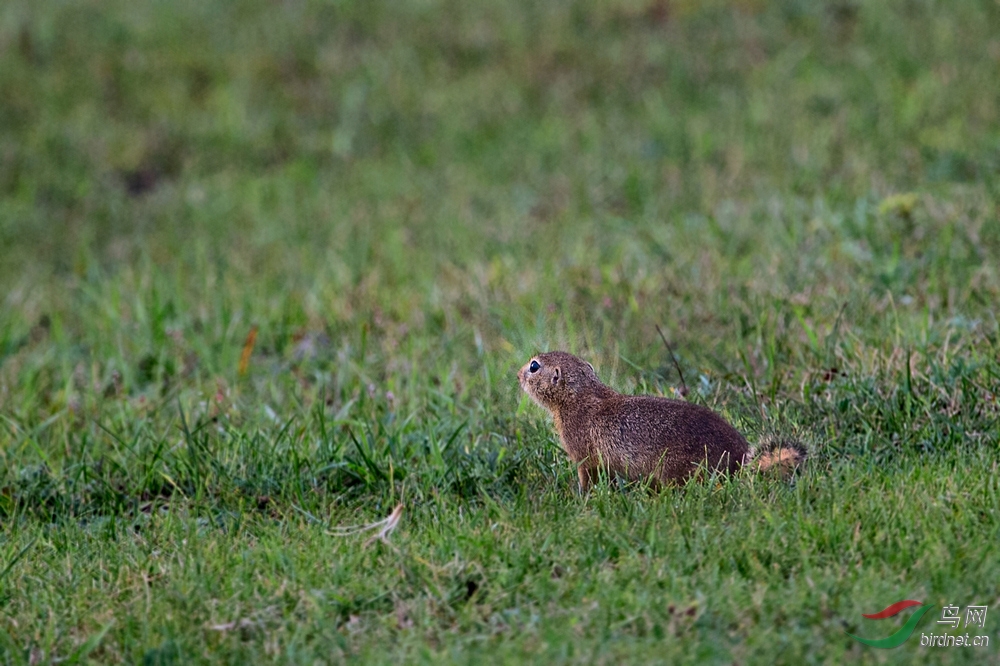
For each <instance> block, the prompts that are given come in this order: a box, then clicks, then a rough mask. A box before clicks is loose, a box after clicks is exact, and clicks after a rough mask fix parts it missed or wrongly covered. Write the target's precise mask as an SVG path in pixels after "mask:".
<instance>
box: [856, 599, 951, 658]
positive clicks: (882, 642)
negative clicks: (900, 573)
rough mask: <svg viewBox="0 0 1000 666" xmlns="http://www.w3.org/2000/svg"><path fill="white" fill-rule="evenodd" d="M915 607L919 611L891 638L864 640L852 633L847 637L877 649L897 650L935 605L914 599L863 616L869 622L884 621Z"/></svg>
mask: <svg viewBox="0 0 1000 666" xmlns="http://www.w3.org/2000/svg"><path fill="white" fill-rule="evenodd" d="M914 606H919V608H918V609H917V611H916V612H915V613H914V614H913V615H911V616H910V619H909V620H907V621H906V624H904V625H903V626H902V627H900V628H899V631H897V632H896V633H894V634H892V635H891V636H886V637H885V638H879V639H872V638H862V637H861V636H855V635H854V634H852V633H848V634H847V635H848V636H850V637H851V638H853V639H854V640H856V641H860V642H861V643H864V644H865V645H869V646H871V647H875V648H896V647H899V646H900V645H902V644H903V643H904V642H906V639H907V638H909V637H910V635H911V634H912V633H913V630H914V629H916V628H917V623H919V622H920V618H922V617H923V616H924V613H926V612H927V611H929V610H930V609H932V608H934V604H925V603H922V602H920V601H913V600H912V599H907V600H905V601H897V602H896V603H894V604H892V605H890V606H888V607H886V608H885V610H882V611H879V612H878V613H872V614H871V615H865V614H862V617H865V618H868V619H869V620H884V619H885V618H887V617H892V616H894V615H897V614H898V613H899V612H900V611H904V610H906V609H907V608H913V607H914Z"/></svg>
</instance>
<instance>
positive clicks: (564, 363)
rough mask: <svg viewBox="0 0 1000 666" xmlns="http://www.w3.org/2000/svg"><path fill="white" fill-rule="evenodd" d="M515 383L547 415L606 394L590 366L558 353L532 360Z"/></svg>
mask: <svg viewBox="0 0 1000 666" xmlns="http://www.w3.org/2000/svg"><path fill="white" fill-rule="evenodd" d="M517 380H518V382H520V384H521V388H522V389H524V392H525V393H527V394H528V395H529V396H531V398H532V399H533V400H534V401H535V402H537V403H538V404H539V405H541V406H542V407H545V408H546V409H548V410H549V411H552V410H554V409H557V408H559V407H561V406H563V405H565V404H569V403H571V402H573V401H574V400H578V399H580V398H582V397H584V396H586V395H598V396H599V395H601V394H603V393H604V392H605V391H608V390H609V389H608V388H607V387H606V386H604V384H602V383H601V380H600V379H598V378H597V373H596V372H594V366H592V365H591V364H589V363H587V362H586V361H583V360H581V359H579V358H577V357H576V356H573V355H572V354H567V353H566V352H560V351H554V352H547V353H545V354H538V355H536V356H532V357H531V360H530V361H528V362H527V363H526V364H525V365H524V367H523V368H521V369H520V370H519V371H518V372H517Z"/></svg>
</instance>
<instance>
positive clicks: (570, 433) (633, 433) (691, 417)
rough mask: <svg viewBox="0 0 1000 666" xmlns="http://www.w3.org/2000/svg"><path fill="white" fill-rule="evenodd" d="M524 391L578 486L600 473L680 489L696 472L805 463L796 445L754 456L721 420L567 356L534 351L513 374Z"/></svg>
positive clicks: (772, 448)
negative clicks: (614, 380)
mask: <svg viewBox="0 0 1000 666" xmlns="http://www.w3.org/2000/svg"><path fill="white" fill-rule="evenodd" d="M517 378H518V381H519V382H520V383H521V388H522V389H524V391H525V393H527V394H528V395H529V396H531V397H532V399H534V401H535V402H537V403H538V404H539V405H541V406H542V407H544V408H545V409H547V410H549V412H551V413H552V418H553V420H554V421H555V426H556V431H558V433H559V439H560V440H561V441H562V445H563V448H564V449H565V450H566V453H567V454H568V455H569V457H570V459H571V460H572V461H573V462H574V463H576V465H577V467H578V472H579V476H580V489H581V490H582V491H585V490H587V489H588V488H590V486H591V485H592V484H593V483H594V481H596V480H597V475H598V473H599V471H600V470H601V469H604V470H606V471H607V472H608V473H609V474H610V475H613V476H620V477H624V478H625V479H627V480H629V481H639V480H645V479H649V480H650V481H652V482H653V485H654V486H660V485H679V484H682V483H684V482H685V481H687V480H688V479H689V478H690V477H691V476H692V475H693V474H694V473H695V472H696V471H697V470H698V469H699V467H703V466H706V465H707V467H708V469H711V470H718V471H724V472H728V473H734V472H736V471H737V470H739V469H740V467H742V466H743V465H745V464H750V465H753V466H754V467H756V468H758V469H760V470H765V469H769V468H775V469H778V470H779V471H781V472H782V473H783V474H785V475H790V474H791V473H792V472H793V471H794V469H795V468H796V467H797V466H798V465H799V464H801V463H802V461H803V460H804V459H805V449H804V448H802V446H801V445H800V444H798V443H795V442H781V443H773V444H771V445H770V446H769V447H768V448H767V450H765V451H762V452H760V453H757V452H755V451H754V450H753V448H752V447H751V446H750V445H749V444H748V443H747V441H746V440H745V439H744V438H743V436H742V435H741V434H740V433H739V432H737V431H736V429H735V428H733V426H731V425H729V424H728V423H727V422H726V421H725V419H723V418H722V417H721V416H719V415H718V414H716V413H715V412H713V411H712V410H711V409H708V408H707V407H702V406H701V405H695V404H692V403H690V402H685V401H683V400H671V399H669V398H658V397H653V396H645V395H641V396H627V395H622V394H620V393H618V392H616V391H614V390H612V389H611V388H608V387H607V386H605V385H604V384H603V383H601V380H600V379H598V377H597V373H596V372H595V371H594V366H592V365H590V364H589V363H587V362H586V361H583V360H581V359H579V358H577V357H576V356H573V355H572V354H567V353H566V352H559V351H556V352H548V353H547V354H539V355H537V356H534V357H532V359H531V360H530V361H529V362H528V363H527V364H526V365H525V366H524V367H523V368H521V370H520V371H518V373H517Z"/></svg>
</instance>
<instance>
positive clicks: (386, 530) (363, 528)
mask: <svg viewBox="0 0 1000 666" xmlns="http://www.w3.org/2000/svg"><path fill="white" fill-rule="evenodd" d="M402 515H403V504H402V503H400V504H397V505H396V508H395V509H393V510H392V513H390V514H389V515H388V516H386V517H385V518H383V519H382V520H377V521H375V522H374V523H369V524H367V525H348V526H345V527H334V528H331V529H329V530H327V534H329V535H331V536H352V535H354V534H361V533H362V532H368V531H370V530H376V529H377V530H378V532H376V533H375V534H373V535H372V536H371V537H370V538H369V539H368V540H367V541H365V547H366V548H367V547H368V546H370V545H371V544H372V543H373V542H375V541H381V542H383V543H386V544H387V543H389V541H388V538H389V535H390V534H392V531H393V530H395V529H396V527H397V526H398V525H399V519H400V518H401V517H402Z"/></svg>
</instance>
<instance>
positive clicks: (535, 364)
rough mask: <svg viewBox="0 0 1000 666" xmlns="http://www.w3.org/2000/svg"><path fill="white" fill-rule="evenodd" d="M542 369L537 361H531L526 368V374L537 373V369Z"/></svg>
mask: <svg viewBox="0 0 1000 666" xmlns="http://www.w3.org/2000/svg"><path fill="white" fill-rule="evenodd" d="M540 367H542V366H541V365H540V364H539V363H538V361H532V362H531V365H529V366H528V372H538V369H539V368H540Z"/></svg>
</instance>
